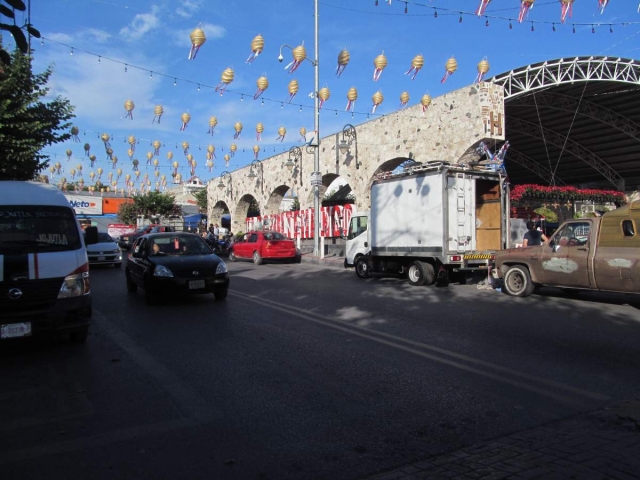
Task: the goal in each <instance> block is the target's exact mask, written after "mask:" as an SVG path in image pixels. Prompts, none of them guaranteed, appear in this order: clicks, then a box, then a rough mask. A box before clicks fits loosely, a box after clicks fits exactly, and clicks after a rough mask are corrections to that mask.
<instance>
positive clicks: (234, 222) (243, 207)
mask: <svg viewBox="0 0 640 480" xmlns="http://www.w3.org/2000/svg"><path fill="white" fill-rule="evenodd" d="M254 200H255V201H256V202H257V203H258V206H259V205H260V203H259V201H258V199H257V198H256V197H255V196H253V195H252V194H250V193H245V194H244V195H243V196H242V197H240V199H239V200H238V202H237V203H236V208H235V210H234V212H233V215H232V217H231V230H232V231H233V232H241V231H244V229H245V219H246V218H247V216H248V215H247V214H248V212H249V206H250V205H251V202H252V201H254ZM262 213H263V212H262V210H261V211H260V214H262Z"/></svg>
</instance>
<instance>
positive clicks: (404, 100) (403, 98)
mask: <svg viewBox="0 0 640 480" xmlns="http://www.w3.org/2000/svg"><path fill="white" fill-rule="evenodd" d="M407 103H409V92H402V93H401V94H400V107H402V108H403V109H404V108H405V107H406V106H407Z"/></svg>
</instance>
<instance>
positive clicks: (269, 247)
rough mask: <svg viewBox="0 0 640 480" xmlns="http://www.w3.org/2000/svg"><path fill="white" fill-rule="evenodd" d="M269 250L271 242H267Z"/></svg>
mask: <svg viewBox="0 0 640 480" xmlns="http://www.w3.org/2000/svg"><path fill="white" fill-rule="evenodd" d="M266 247H267V250H269V249H270V248H271V242H267V246H266Z"/></svg>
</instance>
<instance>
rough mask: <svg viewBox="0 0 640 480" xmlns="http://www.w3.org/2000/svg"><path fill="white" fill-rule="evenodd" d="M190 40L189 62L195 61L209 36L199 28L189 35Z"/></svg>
mask: <svg viewBox="0 0 640 480" xmlns="http://www.w3.org/2000/svg"><path fill="white" fill-rule="evenodd" d="M189 38H190V39H191V50H189V57H188V58H189V60H194V59H195V58H196V55H197V54H198V51H199V50H200V47H201V46H202V45H204V42H206V41H207V36H206V35H205V34H204V30H202V29H201V28H200V27H198V28H195V29H194V30H193V31H192V32H191V33H190V34H189Z"/></svg>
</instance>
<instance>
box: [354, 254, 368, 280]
mask: <svg viewBox="0 0 640 480" xmlns="http://www.w3.org/2000/svg"><path fill="white" fill-rule="evenodd" d="M356 275H357V276H358V278H367V277H368V276H369V261H368V260H367V258H366V257H358V259H357V260H356Z"/></svg>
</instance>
